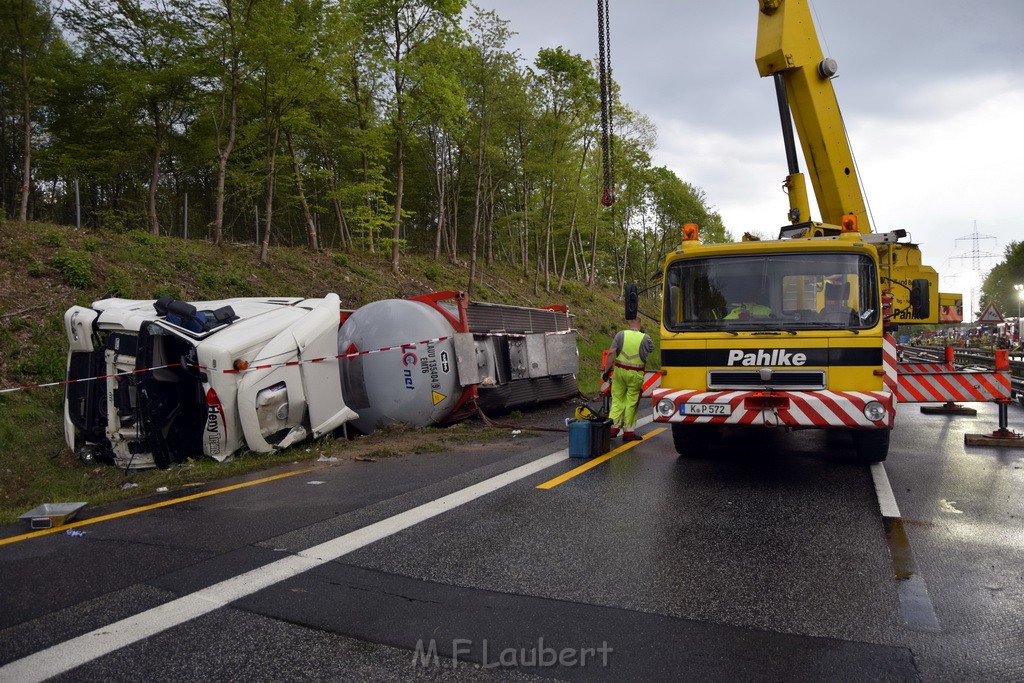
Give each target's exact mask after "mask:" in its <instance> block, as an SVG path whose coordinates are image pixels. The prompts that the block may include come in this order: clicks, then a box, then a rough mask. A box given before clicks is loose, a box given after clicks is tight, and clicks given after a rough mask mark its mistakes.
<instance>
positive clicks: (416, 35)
mask: <svg viewBox="0 0 1024 683" xmlns="http://www.w3.org/2000/svg"><path fill="white" fill-rule="evenodd" d="M464 6H465V0H353V1H352V9H353V10H354V11H355V13H356V15H357V16H358V17H359V18H360V20H361V21H362V22H363V24H364V25H365V26H366V27H367V29H368V32H367V36H368V38H369V40H370V45H371V50H370V53H371V54H372V55H374V57H376V59H377V60H379V61H378V63H379V66H380V68H381V70H382V71H383V72H384V73H386V74H388V77H389V81H390V86H391V90H390V92H389V93H388V97H387V103H386V110H387V112H388V114H387V116H388V120H389V121H390V124H391V127H392V134H393V135H394V155H395V156H394V164H395V187H394V193H395V211H394V218H393V224H392V233H391V270H392V271H393V272H394V273H396V274H397V273H398V272H399V265H400V264H399V252H400V246H401V235H402V232H401V228H402V218H403V213H402V196H403V192H404V191H405V150H406V146H407V143H408V138H409V133H410V128H411V126H412V123H411V121H410V116H411V115H412V114H413V112H414V111H415V108H414V107H412V106H411V102H410V98H411V97H412V94H413V92H415V91H418V92H419V93H421V94H423V93H426V92H427V91H426V89H424V88H419V89H418V90H417V87H416V86H417V85H418V84H420V83H422V81H423V80H424V79H427V78H429V77H431V76H435V75H436V73H434V70H433V68H432V66H431V64H430V62H429V60H426V59H421V58H420V55H419V53H420V52H421V51H425V50H426V49H427V48H426V46H427V45H428V44H430V43H432V42H434V41H442V42H452V43H453V44H454V41H455V40H456V38H457V36H458V33H459V31H458V19H459V15H460V13H461V12H462V9H463V7H464ZM433 49H437V47H436V46H434V48H433ZM436 95H437V93H435V96H436ZM421 111H422V110H421Z"/></svg>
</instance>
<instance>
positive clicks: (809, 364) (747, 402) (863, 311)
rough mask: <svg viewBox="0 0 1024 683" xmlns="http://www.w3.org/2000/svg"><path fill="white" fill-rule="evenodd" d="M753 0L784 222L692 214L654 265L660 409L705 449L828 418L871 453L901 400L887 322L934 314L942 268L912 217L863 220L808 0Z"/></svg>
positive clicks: (687, 443)
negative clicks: (782, 169)
mask: <svg viewBox="0 0 1024 683" xmlns="http://www.w3.org/2000/svg"><path fill="white" fill-rule="evenodd" d="M759 5H760V14H759V21H758V38H757V52H756V62H757V66H758V69H759V71H760V73H761V75H762V76H764V77H767V76H771V77H772V78H773V79H774V80H775V85H776V94H777V97H778V100H779V110H780V114H781V117H782V127H783V137H784V139H785V143H786V144H785V147H786V156H787V160H788V163H789V175H788V176H787V178H786V182H785V186H786V189H787V191H788V194H789V199H790V208H789V214H788V218H789V224H788V225H785V226H784V227H782V229H781V231H780V235H779V238H778V239H776V240H757V239H745V240H744V241H742V242H738V243H733V244H702V243H701V242H700V239H699V235H698V229H697V226H695V225H687V226H685V227H684V229H683V236H682V243H681V244H680V246H679V248H678V249H676V250H675V251H674V252H671V253H670V254H669V255H668V256H667V258H666V259H665V263H664V269H663V272H662V283H663V284H662V287H663V311H662V324H661V362H662V369H663V377H662V382H661V388H660V389H658V390H656V391H655V392H654V396H653V401H654V413H655V420H656V421H658V422H665V423H669V424H671V427H672V431H673V437H674V443H675V447H676V450H677V451H678V452H679V453H680V454H682V455H700V454H702V453H703V452H704V451H705V450H706V449H707V447H708V445H709V444H710V443H711V442H712V441H713V440H714V439H715V438H716V437H717V436H718V435H719V433H720V432H721V431H722V430H724V429H727V428H732V427H739V426H761V427H783V428H792V429H802V428H824V429H839V430H847V431H850V432H851V433H852V436H853V441H854V446H855V448H856V451H857V453H858V455H859V457H861V458H862V459H863V460H866V461H869V462H879V461H882V460H884V459H885V458H886V456H887V455H888V450H889V433H890V431H891V429H892V426H893V420H894V418H895V407H896V400H895V396H896V389H897V376H896V375H897V358H896V346H895V341H894V339H893V337H892V335H891V334H889V332H890V331H892V329H893V326H892V323H895V322H906V323H938V322H939V321H940V315H939V301H940V295H939V293H938V276H937V274H936V272H935V270H934V269H933V268H931V267H929V266H926V265H923V264H922V263H921V252H920V249H919V248H918V247H917V246H916V245H915V244H912V243H909V242H907V241H900V240H903V239H904V238H906V236H907V235H906V231H904V230H895V231H891V232H885V233H876V232H873V231H872V229H871V224H870V218H869V216H868V213H867V210H866V208H865V201H864V196H863V193H862V191H861V187H860V182H859V180H858V177H857V172H856V169H855V166H854V162H853V155H852V153H851V151H850V146H849V143H848V141H847V138H846V132H845V128H844V126H843V121H842V115H841V113H840V111H839V105H838V102H837V100H836V96H835V91H834V90H833V87H832V82H831V79H832V77H833V76H834V75H835V72H836V65H835V62H834V61H833V60H831V59H825V58H823V55H822V52H821V47H820V44H819V42H818V38H817V34H816V33H815V30H814V26H813V23H812V21H811V15H810V11H809V9H808V6H807V1H806V0H759ZM794 123H795V128H796V131H797V133H798V134H799V139H800V143H801V146H802V149H803V156H804V159H805V160H806V161H807V164H808V169H809V174H810V178H811V183H812V185H813V187H814V193H815V197H816V199H817V202H818V208H819V211H820V212H821V221H820V222H816V221H813V220H811V212H810V206H809V201H808V198H807V191H806V181H805V178H804V176H803V174H802V173H800V171H799V165H798V160H797V154H796V145H795V139H794V133H793V124H794ZM631 299H634V297H630V298H627V301H630V300H631ZM628 305H629V304H628V303H627V306H628ZM630 313H631V311H628V310H627V315H629V314H630Z"/></svg>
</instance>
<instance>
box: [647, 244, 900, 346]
mask: <svg viewBox="0 0 1024 683" xmlns="http://www.w3.org/2000/svg"><path fill="white" fill-rule="evenodd" d="M877 281H878V275H877V272H876V266H875V264H874V262H873V261H872V260H871V258H869V257H868V256H866V255H863V254H851V253H849V252H845V253H840V252H836V253H828V252H826V253H821V252H817V253H814V254H786V253H782V254H763V255H743V256H714V257H703V258H694V259H681V260H678V261H675V262H674V263H672V264H670V265H669V267H668V270H667V272H666V274H665V297H664V308H665V310H664V314H663V318H662V319H663V320H664V324H665V328H666V329H668V330H669V331H672V332H697V331H708V330H723V331H743V330H794V331H795V330H809V329H851V330H859V329H868V328H871V327H874V326H875V325H876V324H878V321H879V317H880V305H879V293H878V287H877V285H876V283H877Z"/></svg>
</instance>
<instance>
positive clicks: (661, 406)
mask: <svg viewBox="0 0 1024 683" xmlns="http://www.w3.org/2000/svg"><path fill="white" fill-rule="evenodd" d="M655 410H657V411H658V415H659V416H660V417H672V416H673V415H675V414H676V404H675V403H674V402H673V401H672V399H670V398H663V399H661V400H660V401H658V405H656V406H655Z"/></svg>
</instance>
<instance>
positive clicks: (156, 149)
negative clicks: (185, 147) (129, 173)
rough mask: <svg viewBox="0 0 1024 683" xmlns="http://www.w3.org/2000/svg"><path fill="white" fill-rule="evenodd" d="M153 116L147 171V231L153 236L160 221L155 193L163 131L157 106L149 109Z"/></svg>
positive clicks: (158, 232)
mask: <svg viewBox="0 0 1024 683" xmlns="http://www.w3.org/2000/svg"><path fill="white" fill-rule="evenodd" d="M150 114H151V115H152V116H153V163H152V165H151V167H150V170H149V207H148V208H149V231H150V232H151V233H152V234H154V235H159V234H160V221H158V220H157V217H156V192H157V187H158V185H159V184H160V147H161V146H162V144H163V130H162V129H161V127H160V109H159V107H157V106H155V105H154V106H153V107H152V108H151V111H150Z"/></svg>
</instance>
